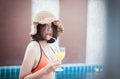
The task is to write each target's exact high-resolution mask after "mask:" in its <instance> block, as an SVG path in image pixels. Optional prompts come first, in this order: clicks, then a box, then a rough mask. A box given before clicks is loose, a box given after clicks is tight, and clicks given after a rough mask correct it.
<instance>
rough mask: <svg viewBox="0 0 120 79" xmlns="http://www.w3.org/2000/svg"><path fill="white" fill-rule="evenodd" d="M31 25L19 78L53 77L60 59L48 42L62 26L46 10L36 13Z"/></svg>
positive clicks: (59, 33) (57, 34) (56, 36)
mask: <svg viewBox="0 0 120 79" xmlns="http://www.w3.org/2000/svg"><path fill="white" fill-rule="evenodd" d="M33 25H34V30H33V32H31V33H30V35H31V37H32V39H33V40H32V41H31V42H30V43H29V44H28V46H27V48H26V52H25V56H24V59H23V63H22V65H21V69H20V74H19V79H55V75H54V71H55V69H56V68H57V67H59V65H60V61H58V60H57V59H56V57H55V55H54V53H55V52H54V50H53V49H52V47H50V45H49V43H53V42H54V41H55V39H57V38H58V37H59V36H60V35H61V34H62V33H63V26H62V24H61V22H60V20H58V19H56V18H55V17H54V15H53V14H52V13H50V12H48V11H41V12H39V13H37V15H36V16H35V19H34V21H33ZM53 38H54V39H53Z"/></svg>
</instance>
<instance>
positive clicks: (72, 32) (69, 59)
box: [60, 0, 87, 63]
mask: <svg viewBox="0 0 120 79" xmlns="http://www.w3.org/2000/svg"><path fill="white" fill-rule="evenodd" d="M60 18H61V20H62V22H63V25H64V28H65V32H64V34H63V36H61V38H60V46H65V47H66V56H65V59H64V60H63V63H85V61H86V28H87V26H86V25H87V0H73V1H72V0H71V1H70V0H60Z"/></svg>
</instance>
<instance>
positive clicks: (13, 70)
mask: <svg viewBox="0 0 120 79" xmlns="http://www.w3.org/2000/svg"><path fill="white" fill-rule="evenodd" d="M61 67H62V69H63V71H62V72H61V71H56V72H55V73H56V74H55V76H56V79H103V78H102V74H103V72H102V71H103V66H102V65H95V64H93V65H91V64H62V65H61ZM19 71H20V66H0V79H18V76H19Z"/></svg>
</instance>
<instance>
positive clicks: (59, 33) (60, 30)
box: [30, 19, 64, 36]
mask: <svg viewBox="0 0 120 79" xmlns="http://www.w3.org/2000/svg"><path fill="white" fill-rule="evenodd" d="M52 22H53V23H54V25H56V26H57V27H58V29H57V31H58V35H57V36H61V35H62V34H63V32H64V28H63V25H62V23H61V21H60V20H58V19H52V20H45V19H44V20H41V21H33V25H34V30H33V31H32V32H30V35H35V34H36V33H37V25H38V24H48V23H52Z"/></svg>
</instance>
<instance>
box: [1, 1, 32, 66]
mask: <svg viewBox="0 0 120 79" xmlns="http://www.w3.org/2000/svg"><path fill="white" fill-rule="evenodd" d="M30 22H31V0H0V65H18V64H21V62H22V59H23V56H24V51H25V48H26V46H27V44H28V42H29V40H30V38H29V36H28V34H29V31H30V25H31V23H30Z"/></svg>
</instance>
